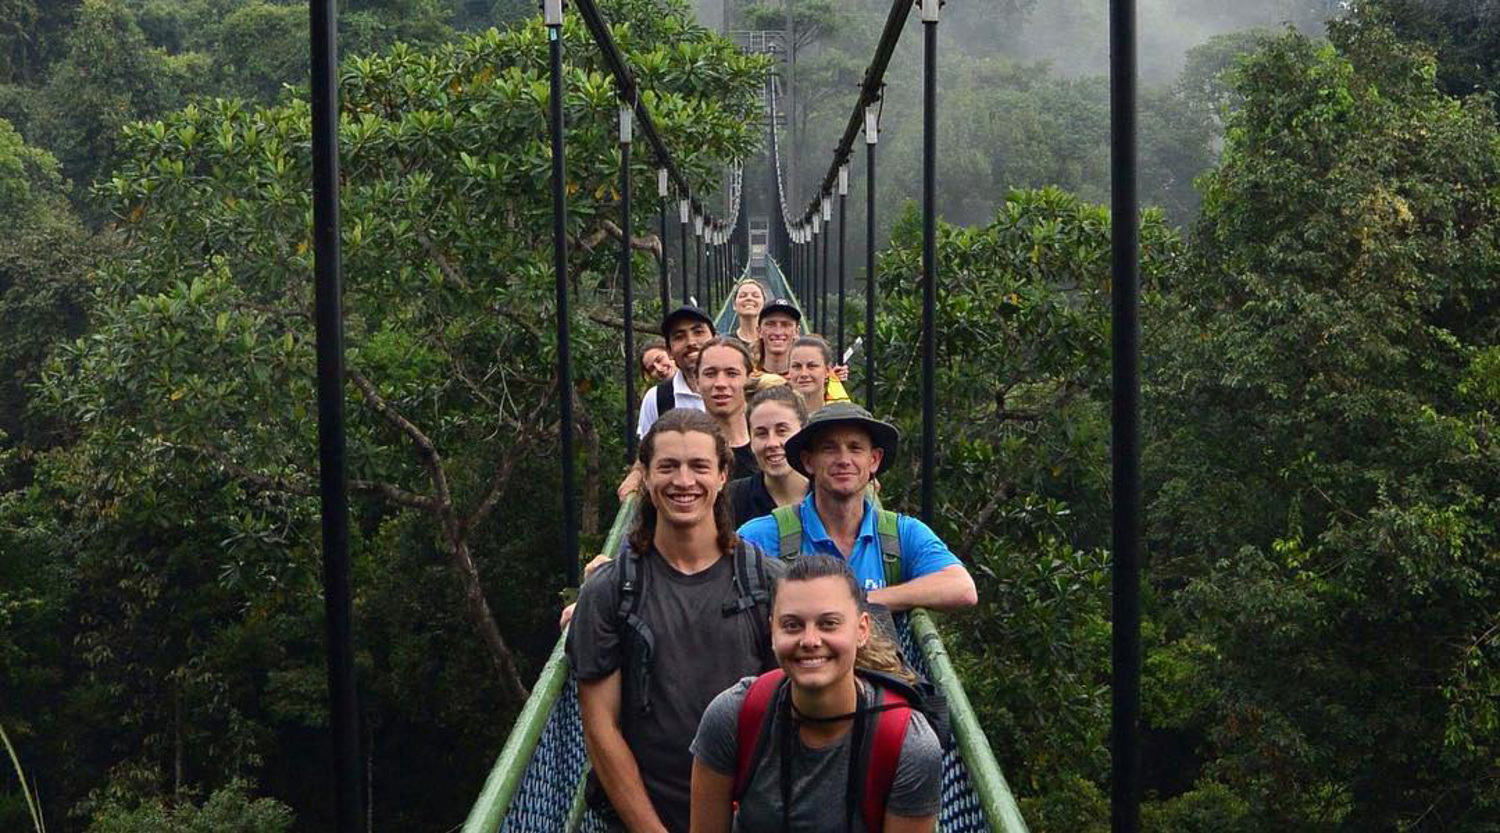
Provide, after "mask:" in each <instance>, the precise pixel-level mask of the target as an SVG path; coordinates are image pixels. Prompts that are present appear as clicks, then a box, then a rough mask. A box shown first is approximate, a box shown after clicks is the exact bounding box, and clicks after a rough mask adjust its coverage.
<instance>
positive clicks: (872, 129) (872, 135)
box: [865, 101, 880, 145]
mask: <svg viewBox="0 0 1500 833" xmlns="http://www.w3.org/2000/svg"><path fill="white" fill-rule="evenodd" d="M878 141H880V105H879V104H877V103H875V102H873V101H872V102H870V103H869V104H866V105H865V144H867V145H873V144H875V143H876V142H878Z"/></svg>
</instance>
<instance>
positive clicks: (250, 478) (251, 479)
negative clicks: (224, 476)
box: [175, 445, 436, 512]
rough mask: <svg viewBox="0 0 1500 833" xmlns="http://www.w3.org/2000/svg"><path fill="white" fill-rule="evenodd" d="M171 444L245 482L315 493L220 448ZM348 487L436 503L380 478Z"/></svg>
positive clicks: (414, 504) (411, 502) (414, 503)
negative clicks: (240, 459)
mask: <svg viewBox="0 0 1500 833" xmlns="http://www.w3.org/2000/svg"><path fill="white" fill-rule="evenodd" d="M175 447H176V448H181V449H183V450H185V451H192V452H194V453H197V454H201V455H203V456H204V457H207V458H209V459H210V460H213V461H214V463H216V464H218V466H219V468H221V469H223V470H224V471H225V472H227V473H228V474H229V475H230V476H231V477H234V478H235V479H237V480H243V481H244V482H245V483H247V484H249V485H251V486H253V487H255V488H256V489H259V490H261V491H263V492H281V493H283V494H289V495H298V496H300V497H317V496H318V488H317V487H316V486H315V485H314V484H312V483H311V482H303V481H301V480H300V479H299V480H293V479H290V478H286V477H280V476H277V475H272V474H266V473H264V472H258V471H255V470H254V469H250V468H247V467H245V466H242V465H240V464H239V463H236V462H235V461H234V460H233V459H231V458H230V456H229V455H228V454H226V453H224V452H223V451H221V450H220V449H217V448H211V447H208V446H199V445H182V446H175ZM349 488H350V490H352V491H355V492H360V493H364V494H373V495H378V496H380V497H383V498H385V499H386V500H388V501H390V502H391V503H394V504H397V505H398V506H406V507H409V508H412V509H421V510H423V511H428V512H430V511H432V510H433V509H434V508H436V504H435V503H434V501H433V499H432V498H430V497H428V496H426V495H420V494H417V493H416V492H410V491H407V490H406V489H403V488H401V487H400V486H397V485H395V484H392V483H386V482H384V481H380V480H351V481H349Z"/></svg>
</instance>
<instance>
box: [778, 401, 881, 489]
mask: <svg viewBox="0 0 1500 833" xmlns="http://www.w3.org/2000/svg"><path fill="white" fill-rule="evenodd" d="M835 425H853V426H856V427H858V428H862V429H864V430H865V431H867V432H869V434H870V441H871V442H872V443H874V445H875V447H876V448H878V449H880V450H881V451H882V452H884V453H883V454H882V455H881V458H880V468H878V469H876V470H875V474H880V473H881V472H883V471H885V470H886V469H888V468H890V466H891V463H892V461H894V460H895V459H896V446H897V444H898V443H900V441H901V432H899V431H897V430H896V426H894V425H892V424H890V423H889V422H881V421H880V420H878V419H876V418H875V417H874V416H872V415H871V414H870V412H869V411H867V410H865V409H864V408H861V407H860V406H858V405H856V404H854V403H853V402H833V403H830V404H827V405H824V406H823V407H822V408H819V409H818V412H817V413H815V414H813V415H812V418H811V419H809V420H808V421H807V424H806V425H804V426H802V430H801V431H798V432H797V433H795V434H793V435H792V436H791V438H790V439H788V440H787V441H786V461H787V463H788V464H789V465H791V467H792V468H794V469H796V470H797V473H798V474H801V475H802V476H803V477H812V474H811V473H809V472H808V471H807V469H805V468H803V466H802V452H803V451H804V450H806V449H807V448H808V446H810V445H812V442H813V440H815V439H817V437H818V435H819V434H821V433H822V432H823V431H824V430H825V429H827V428H831V427H833V426H835Z"/></svg>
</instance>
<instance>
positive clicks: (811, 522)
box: [801, 488, 876, 544]
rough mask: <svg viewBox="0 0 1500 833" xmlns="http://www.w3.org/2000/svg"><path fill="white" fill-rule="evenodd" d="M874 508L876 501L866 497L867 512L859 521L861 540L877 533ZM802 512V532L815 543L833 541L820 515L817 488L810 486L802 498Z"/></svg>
mask: <svg viewBox="0 0 1500 833" xmlns="http://www.w3.org/2000/svg"><path fill="white" fill-rule="evenodd" d="M874 509H875V503H874V501H872V500H870V499H869V498H865V514H864V517H863V518H861V519H860V522H859V540H860V541H866V540H869V539H873V538H874V537H875V535H876V530H875V512H874ZM801 513H802V534H803V535H806V536H807V538H808V540H809V541H813V542H814V543H816V542H818V541H827V542H828V543H829V544H832V543H833V539H832V538H830V537H829V536H828V528H827V527H825V526H823V519H822V518H821V517H820V516H819V515H818V504H817V490H816V489H812V488H809V489H808V490H807V497H805V498H803V499H802V509H801Z"/></svg>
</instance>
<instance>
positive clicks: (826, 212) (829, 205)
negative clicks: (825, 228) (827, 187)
mask: <svg viewBox="0 0 1500 833" xmlns="http://www.w3.org/2000/svg"><path fill="white" fill-rule="evenodd" d="M832 219H833V198H832V197H830V196H828V195H827V194H824V195H823V222H825V223H826V222H828V221H829V220H832Z"/></svg>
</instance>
